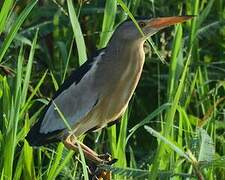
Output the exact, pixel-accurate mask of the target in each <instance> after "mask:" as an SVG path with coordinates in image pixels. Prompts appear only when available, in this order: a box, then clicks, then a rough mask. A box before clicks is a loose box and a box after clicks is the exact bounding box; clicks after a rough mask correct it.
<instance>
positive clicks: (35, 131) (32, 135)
mask: <svg viewBox="0 0 225 180" xmlns="http://www.w3.org/2000/svg"><path fill="white" fill-rule="evenodd" d="M40 127H41V121H38V122H37V123H36V124H35V125H34V126H33V127H31V129H30V131H29V132H28V134H27V136H26V137H25V139H26V140H27V142H28V143H29V145H30V146H42V145H46V144H49V143H53V142H58V141H60V140H62V137H63V136H62V132H63V129H62V130H56V131H53V132H50V133H46V134H45V133H41V132H40Z"/></svg>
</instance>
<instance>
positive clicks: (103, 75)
mask: <svg viewBox="0 0 225 180" xmlns="http://www.w3.org/2000/svg"><path fill="white" fill-rule="evenodd" d="M192 17H193V16H191V15H186V16H170V17H156V18H148V19H143V18H142V19H137V23H136V24H135V23H134V22H133V21H132V20H126V21H124V22H122V23H121V24H120V25H119V26H118V27H117V28H116V29H115V31H114V32H113V34H112V37H111V39H110V40H109V42H108V44H107V46H106V47H105V48H103V49H101V50H99V51H98V52H97V54H96V55H95V56H92V57H90V58H88V59H87V61H86V62H85V63H84V64H83V65H81V66H80V67H79V68H77V69H76V70H75V71H74V72H72V74H71V75H70V76H69V77H68V79H66V80H65V82H64V83H63V84H62V85H61V87H60V88H59V89H58V91H57V92H56V93H55V95H54V96H53V97H52V99H51V100H50V101H49V103H48V105H46V107H45V108H44V110H43V111H42V113H41V115H40V117H39V119H38V121H37V122H36V123H35V124H34V125H33V126H32V127H31V129H30V131H29V132H28V134H27V136H26V140H27V141H28V143H29V144H30V146H42V145H46V144H50V143H54V142H59V141H61V142H63V143H64V145H65V146H66V147H67V148H68V149H72V150H75V151H77V150H78V148H81V149H82V150H83V152H84V155H85V157H86V158H87V159H89V160H90V161H93V162H95V163H97V164H101V163H110V162H112V159H111V158H109V155H108V154H102V155H101V154H98V153H96V152H95V151H93V150H92V149H91V148H89V147H88V146H86V145H85V144H83V143H82V142H80V141H79V140H78V137H79V136H81V135H83V134H85V133H87V132H89V131H98V130H100V129H102V128H104V127H106V126H107V125H108V124H113V123H115V122H116V120H118V119H119V118H120V117H121V116H122V115H123V113H124V112H125V110H126V108H127V106H128V103H129V101H130V99H131V97H132V95H133V93H134V91H135V89H136V87H137V85H138V81H139V79H140V77H141V73H142V70H143V66H144V62H145V53H144V43H145V41H146V40H147V39H148V38H149V37H150V36H152V35H154V34H155V33H157V32H158V31H159V30H161V29H164V28H166V27H168V26H170V25H174V24H177V23H182V22H185V21H187V20H189V19H191V18H192ZM138 27H139V28H138ZM63 119H64V120H63ZM68 126H69V127H68Z"/></svg>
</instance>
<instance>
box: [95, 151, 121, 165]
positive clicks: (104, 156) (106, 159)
mask: <svg viewBox="0 0 225 180" xmlns="http://www.w3.org/2000/svg"><path fill="white" fill-rule="evenodd" d="M98 158H100V159H101V160H103V164H107V165H112V164H114V163H116V161H117V160H118V159H115V158H113V159H112V156H111V155H110V154H109V153H105V154H100V155H98Z"/></svg>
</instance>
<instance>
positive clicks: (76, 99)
mask: <svg viewBox="0 0 225 180" xmlns="http://www.w3.org/2000/svg"><path fill="white" fill-rule="evenodd" d="M103 53H104V49H102V50H100V51H99V53H98V56H97V57H96V58H90V59H89V60H88V61H86V62H85V63H84V64H83V65H82V66H81V67H80V68H78V69H77V70H75V71H74V72H73V73H72V74H71V76H70V77H69V78H68V79H67V80H66V81H65V82H64V83H63V84H62V85H61V86H60V88H59V90H58V91H57V92H56V93H55V95H54V96H53V99H52V101H51V102H49V104H48V105H47V106H46V107H45V109H44V111H43V113H42V116H41V117H40V119H39V121H38V122H37V123H36V124H35V125H34V126H33V127H32V128H31V129H30V131H29V133H28V135H27V137H26V139H27V140H28V142H29V143H30V145H34V146H39V145H43V144H47V143H50V142H55V141H58V140H59V139H60V138H61V136H62V132H63V131H64V130H65V129H66V126H65V124H64V122H63V120H62V119H61V117H60V115H59V113H58V112H57V110H56V108H55V106H54V103H55V104H56V106H57V107H58V108H59V110H60V111H61V113H62V114H63V115H64V117H65V119H66V120H67V121H68V123H69V125H70V126H73V125H74V124H75V123H77V122H79V120H80V119H81V118H82V117H84V116H85V115H86V114H88V113H89V112H90V111H91V110H92V109H93V107H94V106H95V105H96V104H97V102H98V98H99V94H98V91H97V90H96V89H94V84H95V82H94V81H95V79H94V77H95V76H94V74H95V70H96V68H97V62H98V60H99V58H101V54H103ZM53 102H54V103H53Z"/></svg>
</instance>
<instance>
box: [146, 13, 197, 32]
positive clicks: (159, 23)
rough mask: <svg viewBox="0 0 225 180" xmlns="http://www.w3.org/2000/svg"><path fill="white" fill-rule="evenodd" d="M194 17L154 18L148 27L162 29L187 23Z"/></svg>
mask: <svg viewBox="0 0 225 180" xmlns="http://www.w3.org/2000/svg"><path fill="white" fill-rule="evenodd" d="M193 17H194V16H173V17H160V18H154V19H152V20H151V21H150V22H149V24H148V26H150V27H152V28H156V29H160V28H163V27H167V26H170V25H174V24H177V23H182V22H185V21H187V20H189V19H191V18H193Z"/></svg>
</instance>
